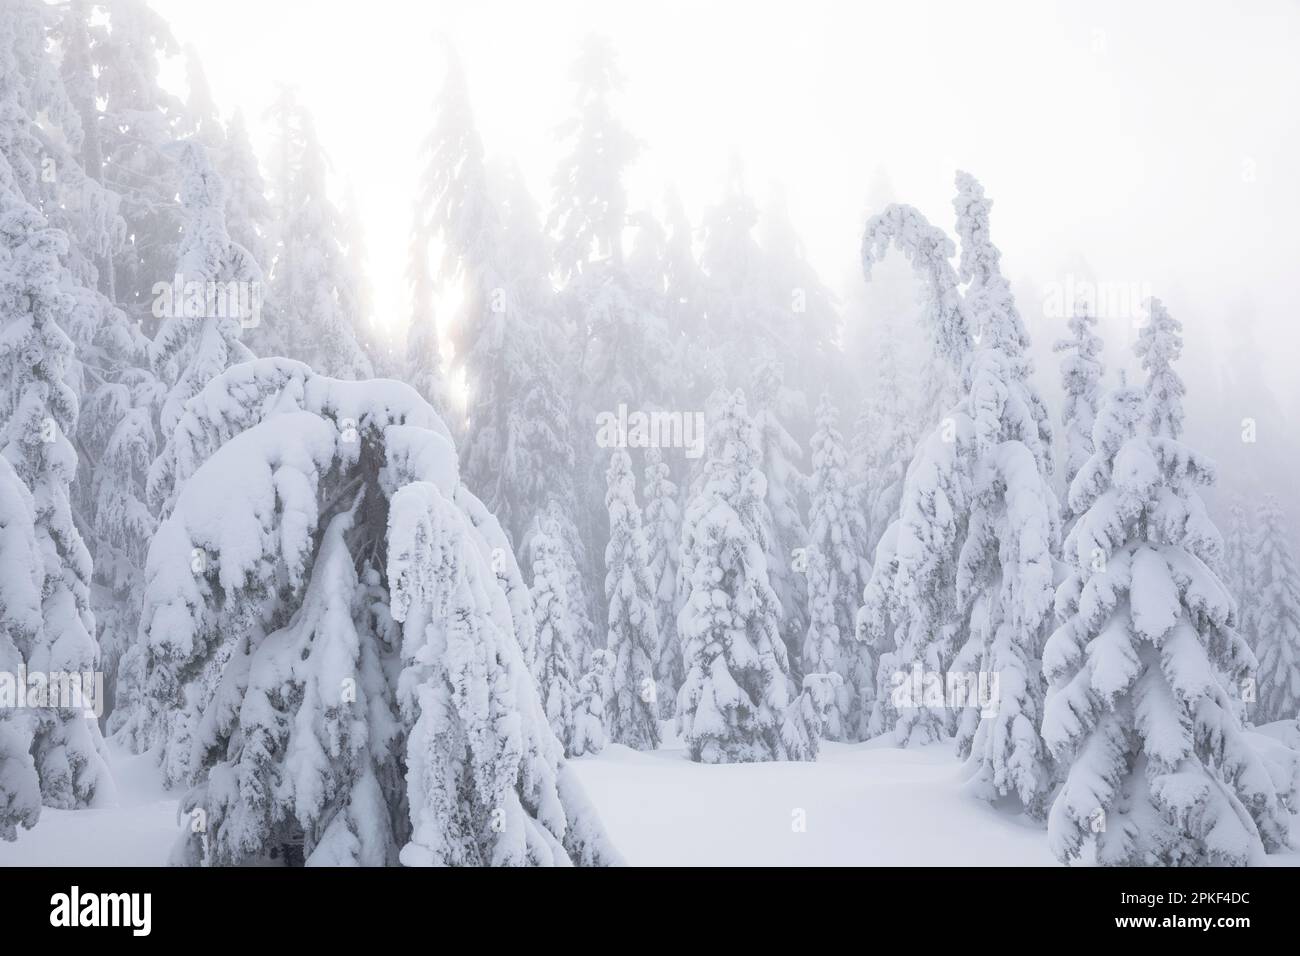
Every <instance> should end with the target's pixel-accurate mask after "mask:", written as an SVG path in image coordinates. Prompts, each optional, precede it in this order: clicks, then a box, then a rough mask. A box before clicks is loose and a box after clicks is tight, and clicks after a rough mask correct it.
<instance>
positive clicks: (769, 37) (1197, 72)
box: [153, 0, 1300, 396]
mask: <svg viewBox="0 0 1300 956" xmlns="http://www.w3.org/2000/svg"><path fill="white" fill-rule="evenodd" d="M153 5H154V6H155V7H156V8H157V9H158V10H159V11H160V12H161V13H162V14H163V15H164V16H165V17H166V18H167V19H168V20H169V21H170V22H171V23H172V25H173V28H174V32H175V34H176V36H177V39H178V40H179V41H180V42H181V43H182V44H185V43H191V44H193V45H194V46H195V47H196V48H197V50H198V51H199V54H200V56H201V58H202V60H203V63H204V66H205V68H206V70H207V72H208V75H209V80H210V83H211V86H212V89H213V93H214V96H215V97H216V98H217V101H218V103H219V105H220V106H221V107H222V109H223V110H224V111H226V112H229V111H231V110H233V109H234V108H235V107H239V108H242V109H243V111H244V113H245V114H246V116H247V117H248V118H249V120H250V123H251V122H254V121H256V120H258V119H259V118H260V116H261V113H262V111H263V110H264V109H265V107H266V106H267V105H268V104H269V102H270V100H271V98H272V95H273V93H274V90H275V85H276V83H278V82H280V81H288V82H291V83H293V84H295V85H296V86H297V88H298V89H299V91H300V95H301V98H302V100H303V101H304V102H305V103H306V104H307V105H308V106H310V108H311V109H312V110H313V111H314V113H315V115H316V118H317V125H318V127H319V131H320V135H321V138H322V140H323V142H324V145H325V148H326V150H327V151H328V153H329V155H330V158H331V160H332V163H333V169H334V173H335V175H336V176H337V178H338V186H339V190H338V197H340V198H341V196H342V188H343V186H344V185H346V184H348V183H350V184H351V185H352V187H353V188H354V189H355V191H356V195H357V199H358V202H359V203H360V206H361V210H362V214H363V218H364V224H365V226H366V230H367V241H368V244H369V252H370V258H371V262H370V270H371V277H372V280H373V283H374V287H375V299H376V308H377V310H378V315H379V318H380V320H381V321H386V320H389V317H390V316H396V317H398V318H402V317H404V313H405V290H404V286H403V281H402V274H403V270H404V267H405V259H406V242H407V236H408V232H409V227H410V219H411V208H410V207H411V202H410V197H411V193H412V189H413V184H414V182H415V180H416V175H417V149H418V144H419V142H420V140H421V138H422V137H423V135H424V133H425V131H426V129H427V127H428V121H429V114H430V104H431V102H432V99H433V96H434V94H435V93H436V91H437V88H438V85H439V83H440V82H441V78H442V73H443V61H442V55H441V53H440V50H439V47H438V44H437V43H436V42H435V37H436V36H437V35H438V34H439V33H445V34H447V35H449V36H450V37H452V38H453V40H454V41H455V42H456V44H457V46H458V48H459V50H460V53H461V57H462V59H463V61H464V64H465V68H466V72H467V75H468V80H469V84H470V92H471V96H472V98H473V102H474V106H475V110H476V113H477V117H478V121H479V125H480V129H481V131H482V133H483V136H484V139H485V141H486V144H487V147H488V150H489V152H490V153H493V154H495V155H502V156H509V157H513V158H514V159H516V160H517V161H518V162H519V164H520V166H521V167H522V169H523V170H524V173H525V175H526V176H527V177H528V179H529V181H530V183H531V184H532V186H533V189H534V193H535V195H536V197H537V198H538V199H539V200H540V201H542V202H543V204H545V203H546V202H547V201H548V199H549V192H550V186H549V178H550V174H551V170H552V169H553V168H554V165H555V162H556V158H557V155H558V147H557V144H556V141H555V138H554V135H553V130H554V128H555V126H556V124H557V123H558V122H560V121H561V120H562V119H564V118H565V116H567V115H568V111H569V108H570V103H571V86H570V84H569V81H568V78H567V72H568V66H569V63H570V61H571V60H572V58H573V55H574V53H575V51H576V48H577V43H578V41H579V39H580V38H581V37H582V35H583V34H585V33H586V32H588V31H591V30H596V31H599V32H602V33H605V34H607V35H608V36H610V37H611V39H612V40H613V42H614V44H615V46H616V48H617V49H618V50H619V52H620V55H621V62H622V66H623V70H624V73H625V74H626V76H627V88H626V91H625V93H624V95H623V96H622V98H621V103H620V104H619V105H620V112H621V115H622V116H623V118H624V120H625V122H626V123H627V125H628V126H629V127H630V128H631V129H632V130H633V132H635V133H636V134H637V135H638V136H640V137H641V138H642V139H643V140H644V141H645V143H646V151H645V153H644V155H643V156H642V158H641V160H640V162H639V163H638V165H637V166H636V168H635V169H634V170H633V171H632V172H631V174H630V175H629V178H628V185H629V191H630V195H631V205H632V207H633V208H636V207H637V206H640V205H644V204H657V202H658V200H659V198H660V195H661V192H662V188H663V185H664V183H666V182H668V181H672V182H675V183H676V184H677V186H678V188H679V190H680V192H681V193H682V196H683V198H684V200H685V202H686V204H687V208H688V211H689V212H690V213H691V214H692V216H693V217H696V218H698V215H699V213H700V212H701V211H702V210H703V208H704V207H705V206H706V205H707V204H708V203H710V202H711V201H713V200H714V198H715V197H717V196H718V195H719V194H720V191H721V187H722V182H723V174H724V172H725V170H726V168H727V163H728V158H729V156H730V155H731V154H732V153H733V152H738V153H739V154H740V155H741V157H742V158H743V161H744V166H745V172H746V177H747V181H748V183H749V186H750V189H751V191H752V192H753V193H754V195H755V196H756V198H758V199H760V200H761V199H763V197H764V196H765V195H766V194H767V192H768V188H769V184H770V183H772V182H774V181H780V182H781V183H783V184H784V187H785V190H786V194H787V198H788V203H789V207H790V211H791V216H792V218H793V220H794V222H795V225H796V227H797V228H798V229H799V230H800V232H801V233H802V235H803V237H804V239H805V242H806V245H807V247H808V252H809V255H810V257H811V258H812V259H813V261H814V263H815V265H817V267H818V268H819V269H820V270H821V272H822V275H823V277H824V278H825V279H826V281H827V282H828V283H829V284H831V285H832V286H834V287H835V288H837V289H838V290H844V289H845V288H846V287H847V284H848V283H850V282H855V281H860V274H859V272H858V267H857V265H856V260H857V254H858V245H859V238H860V235H861V229H862V224H863V221H864V218H865V214H866V211H867V209H866V201H867V196H868V193H869V191H870V189H871V187H872V184H873V182H874V180H875V178H876V174H877V170H880V169H882V168H883V169H884V170H885V171H886V173H887V175H888V178H889V181H890V182H891V184H892V186H893V190H894V192H895V194H896V196H897V198H898V199H899V200H901V201H905V202H911V203H913V204H915V205H917V206H919V207H920V208H921V209H922V210H923V211H925V212H926V214H927V215H928V216H930V218H931V219H932V220H933V221H935V222H936V223H937V224H940V225H943V226H945V227H946V228H949V229H951V225H952V208H951V205H950V201H951V195H952V176H953V171H954V169H956V168H965V169H968V170H970V171H971V172H973V173H974V174H975V175H976V176H977V177H979V178H980V179H981V180H982V181H983V183H984V185H985V187H986V189H987V191H988V193H989V194H990V195H991V196H992V197H993V199H994V214H993V215H994V221H993V227H994V239H995V241H996V242H997V244H998V245H999V246H1000V247H1001V249H1002V250H1003V262H1004V266H1005V268H1006V271H1007V272H1008V275H1009V276H1011V277H1012V278H1013V279H1014V280H1016V281H1018V282H1024V281H1032V282H1033V283H1035V284H1036V285H1037V286H1039V287H1044V286H1048V285H1049V284H1050V283H1053V282H1057V283H1061V282H1064V280H1065V273H1066V271H1067V270H1069V269H1071V268H1077V263H1078V262H1079V258H1078V257H1079V256H1082V257H1083V258H1084V259H1086V262H1087V264H1088V266H1090V267H1091V269H1092V271H1093V273H1094V274H1095V277H1096V278H1097V279H1100V280H1102V281H1107V282H1113V283H1142V284H1145V285H1149V286H1150V288H1151V289H1153V290H1154V292H1155V294H1157V295H1160V296H1161V297H1162V298H1164V299H1165V301H1166V303H1167V304H1168V305H1169V306H1170V308H1171V310H1172V311H1174V313H1175V314H1176V315H1179V316H1180V317H1182V318H1183V319H1184V321H1185V322H1186V324H1187V325H1188V327H1189V335H1190V334H1192V333H1193V332H1195V333H1196V334H1197V335H1201V334H1202V333H1204V337H1203V338H1202V339H1201V343H1200V344H1201V347H1202V348H1205V347H1209V345H1210V337H1213V338H1214V339H1215V340H1217V341H1221V340H1222V338H1223V336H1226V335H1228V334H1230V332H1231V329H1232V324H1233V322H1234V321H1236V320H1237V318H1238V317H1239V316H1240V314H1241V313H1242V311H1243V310H1245V309H1248V308H1252V307H1253V310H1254V311H1255V312H1256V313H1257V315H1258V319H1259V322H1260V329H1259V334H1260V335H1261V336H1263V335H1265V334H1267V333H1268V332H1269V331H1274V332H1276V333H1277V334H1279V335H1284V336H1286V343H1287V346H1288V347H1287V348H1285V349H1280V350H1276V351H1274V352H1273V353H1272V360H1273V361H1274V362H1275V363H1276V364H1275V365H1274V366H1273V367H1271V368H1270V369H1269V370H1268V374H1269V376H1270V378H1271V379H1272V380H1273V381H1274V382H1275V383H1276V384H1280V385H1283V386H1284V387H1287V388H1291V387H1292V386H1289V385H1288V384H1287V383H1290V381H1291V379H1292V378H1293V377H1294V376H1293V375H1292V373H1291V371H1290V367H1289V366H1290V362H1289V361H1288V359H1289V358H1290V356H1292V355H1294V354H1296V352H1297V345H1298V344H1300V337H1297V335H1296V333H1295V331H1294V329H1295V322H1294V312H1295V306H1294V302H1295V294H1294V291H1293V288H1294V282H1293V276H1294V274H1295V271H1296V266H1297V263H1298V262H1300V231H1298V221H1300V216H1297V213H1300V179H1298V178H1297V175H1296V173H1297V170H1300V109H1298V108H1297V105H1298V104H1300V65H1298V64H1300V56H1297V53H1300V5H1298V4H1297V2H1296V0H1245V2H1242V3H1234V4H1229V3H1227V2H1223V3H1215V2H1209V0H1205V2H1191V3H1189V2H1143V3H1140V4H1133V3H1131V2H1087V3H1083V2H1080V3H1050V2H1042V0H1039V2H984V3H979V4H971V3H965V2H914V0H907V2H903V0H891V2H888V3H885V2H853V3H850V2H848V0H841V2H838V3H828V2H817V0H804V2H766V3H764V2H754V0H713V2H701V0H696V2H691V3H688V2H676V0H657V2H654V3H651V2H649V0H638V2H628V0H599V2H580V0H545V2H531V3H530V2H491V0H488V2H474V3H462V2H418V0H364V2H362V0H222V2H220V3H211V2H203V0H153ZM178 75H183V74H179V73H178ZM263 133H264V131H263V130H260V129H256V128H255V137H259V138H258V144H259V146H261V145H263V144H264V143H265V142H266V139H265V137H264V135H261V134H263ZM1022 305H1026V304H1024V303H1022ZM1030 308H1032V307H1030ZM1030 308H1026V311H1029V310H1030ZM1190 345H1191V343H1190V342H1189V346H1190ZM1291 395H1292V396H1294V395H1296V392H1295V391H1291Z"/></svg>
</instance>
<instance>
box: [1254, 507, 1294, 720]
mask: <svg viewBox="0 0 1300 956" xmlns="http://www.w3.org/2000/svg"><path fill="white" fill-rule="evenodd" d="M1257 525H1258V529H1259V530H1258V531H1257V532H1256V534H1255V538H1254V541H1253V545H1254V547H1253V548H1252V554H1253V557H1254V561H1253V568H1254V573H1253V574H1252V575H1251V577H1252V584H1251V587H1252V591H1253V592H1254V593H1255V594H1256V595H1257V597H1256V602H1257V607H1256V608H1255V612H1254V617H1253V623H1254V629H1255V635H1256V645H1255V653H1256V654H1257V655H1258V657H1259V667H1258V669H1257V670H1256V675H1257V677H1256V679H1257V684H1258V693H1257V703H1256V705H1255V707H1254V711H1253V717H1254V719H1255V722H1256V723H1261V724H1264V723H1268V722H1269V721H1273V720H1294V719H1297V718H1300V568H1297V566H1296V560H1295V554H1294V553H1293V552H1292V550H1291V543H1290V540H1289V539H1288V536H1287V528H1286V524H1285V517H1284V515H1283V514H1282V509H1281V508H1280V507H1279V506H1278V503H1277V499H1276V498H1274V497H1273V496H1272V495H1270V496H1268V497H1267V498H1265V499H1264V501H1263V502H1262V503H1261V504H1260V506H1259V517H1258V520H1257Z"/></svg>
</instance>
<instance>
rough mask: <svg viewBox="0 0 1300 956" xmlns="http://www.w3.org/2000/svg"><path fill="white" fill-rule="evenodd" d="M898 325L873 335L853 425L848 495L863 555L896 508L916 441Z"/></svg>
mask: <svg viewBox="0 0 1300 956" xmlns="http://www.w3.org/2000/svg"><path fill="white" fill-rule="evenodd" d="M896 334H897V330H896V329H895V328H893V326H892V325H886V326H885V327H884V328H882V329H881V330H880V331H879V332H877V333H876V334H875V335H874V337H873V339H874V344H875V346H876V349H875V351H876V363H875V375H874V376H873V377H872V379H871V381H870V382H869V383H868V385H867V395H866V398H865V399H864V400H863V403H862V409H861V412H860V414H859V415H858V419H857V421H856V422H855V423H854V428H853V444H852V452H851V454H850V474H851V476H852V480H853V482H854V488H853V497H854V498H855V500H856V501H857V502H858V503H859V507H860V508H861V509H862V513H863V516H864V518H865V520H866V522H867V538H866V552H865V553H866V555H867V557H868V558H869V559H870V558H872V557H874V555H875V552H876V544H877V543H878V542H879V541H880V539H881V537H882V536H883V535H884V533H885V529H886V528H888V527H889V525H890V523H891V522H892V521H893V520H894V518H895V516H897V514H898V507H899V503H900V502H901V500H902V495H903V479H904V478H905V477H906V475H907V464H908V462H909V461H911V460H912V451H913V448H914V447H915V444H916V442H915V437H914V435H913V431H912V429H913V426H914V422H913V421H912V410H911V409H910V408H909V407H908V402H907V400H906V385H905V382H904V380H903V374H902V370H901V368H900V365H899V356H898V347H897V345H896V341H895V337H896Z"/></svg>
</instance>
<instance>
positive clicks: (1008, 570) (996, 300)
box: [953, 172, 1060, 815]
mask: <svg viewBox="0 0 1300 956" xmlns="http://www.w3.org/2000/svg"><path fill="white" fill-rule="evenodd" d="M953 205H954V207H955V208H956V210H957V232H958V235H960V236H961V276H962V278H963V279H964V280H965V281H967V282H968V286H967V288H966V292H965V301H966V305H967V309H968V313H967V314H968V316H969V317H970V319H971V320H972V321H973V322H974V325H975V331H974V332H973V333H972V340H973V342H974V344H975V345H976V346H977V348H976V350H975V351H974V352H973V353H972V354H971V356H970V359H969V361H968V362H967V365H966V370H965V375H964V379H965V381H966V383H967V386H968V387H969V390H970V394H969V397H968V398H966V399H965V400H964V401H963V403H962V404H961V405H960V406H959V411H958V414H964V415H967V416H969V418H970V428H971V432H972V436H973V441H972V446H971V451H972V458H971V461H970V463H969V465H968V467H969V469H970V472H969V474H970V481H971V499H970V512H969V516H968V519H967V532H966V536H965V539H964V540H963V541H962V546H961V552H960V556H959V558H958V566H957V598H958V601H959V602H960V603H961V605H962V610H963V614H964V615H965V616H967V619H968V621H969V637H968V639H967V643H966V645H965V647H963V649H962V650H961V651H960V652H959V654H958V658H957V663H956V664H955V665H954V670H956V671H958V672H959V673H970V672H975V673H978V674H988V675H997V680H998V695H997V700H996V703H995V704H994V705H993V707H994V708H995V710H994V712H992V713H989V712H988V709H987V708H985V707H983V706H981V707H979V708H974V707H969V706H968V707H967V708H966V709H965V711H964V712H963V714H962V721H961V724H960V726H959V729H958V735H957V746H958V753H959V754H960V755H961V756H963V757H966V758H968V764H967V774H968V780H967V787H968V789H969V790H970V791H971V792H972V793H974V794H976V795H977V796H980V797H982V798H984V799H987V800H990V801H994V800H997V799H999V798H1002V797H1008V796H1011V797H1014V798H1016V799H1017V800H1018V801H1019V803H1020V805H1021V807H1023V808H1024V809H1025V810H1026V811H1027V812H1028V813H1030V814H1031V815H1039V814H1041V813H1042V812H1043V810H1044V809H1045V801H1046V798H1047V796H1048V794H1049V793H1050V791H1051V788H1052V782H1053V780H1052V774H1053V770H1052V767H1051V766H1050V760H1049V758H1048V755H1047V753H1046V750H1045V748H1044V747H1043V745H1042V741H1041V740H1040V739H1039V736H1038V733H1037V728H1038V727H1039V725H1040V723H1041V720H1042V708H1043V697H1044V693H1045V690H1046V688H1045V685H1044V682H1043V679H1042V670H1041V667H1040V665H1039V658H1040V655H1041V650H1042V645H1043V641H1044V640H1045V639H1046V637H1047V633H1048V630H1049V629H1050V626H1051V623H1052V602H1053V594H1054V585H1055V578H1054V565H1053V560H1052V555H1053V554H1054V553H1055V550H1056V545H1057V540H1058V535H1059V524H1058V520H1059V513H1060V509H1059V504H1058V502H1057V499H1056V494H1055V492H1054V491H1053V490H1052V484H1051V481H1052V470H1053V468H1052V447H1051V441H1052V430H1051V425H1050V424H1049V421H1048V413H1047V407H1046V405H1045V404H1044V402H1043V400H1042V398H1041V397H1040V396H1039V395H1038V393H1037V391H1036V389H1035V388H1034V386H1033V384H1032V381H1031V378H1030V373H1031V366H1030V362H1029V358H1028V350H1029V345H1030V342H1029V335H1028V332H1027V331H1026V330H1025V326H1024V323H1023V321H1022V320H1021V318H1020V314H1019V311H1018V310H1017V308H1016V304H1015V301H1014V299H1013V297H1012V295H1011V288H1010V284H1009V283H1008V282H1007V280H1006V279H1005V278H1004V277H1003V275H1002V270H1001V267H1000V260H1001V253H1000V252H999V250H998V248H997V247H996V246H995V245H994V244H993V243H992V241H991V239H990V235H989V213H990V209H991V207H992V202H991V201H990V200H989V199H988V198H987V197H986V196H985V195H984V190H983V187H982V186H980V184H979V183H978V181H976V180H975V178H974V177H972V176H970V175H969V174H967V173H960V172H959V173H958V174H957V197H956V199H954V200H953Z"/></svg>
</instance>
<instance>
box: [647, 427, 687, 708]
mask: <svg viewBox="0 0 1300 956" xmlns="http://www.w3.org/2000/svg"><path fill="white" fill-rule="evenodd" d="M669 474H670V472H669V468H668V465H667V463H666V462H664V460H663V455H662V454H661V453H660V451H659V449H658V448H647V449H646V450H645V492H644V500H645V536H646V572H647V573H648V574H649V576H650V588H651V593H652V595H653V598H654V607H655V623H656V624H657V625H658V628H659V646H658V647H657V648H656V650H655V657H654V662H655V664H654V672H655V681H656V685H657V687H658V698H659V704H660V710H659V712H660V715H661V716H663V717H670V716H672V712H673V709H674V705H675V702H676V700H677V689H678V688H679V687H681V683H682V646H681V641H680V639H679V638H678V636H677V612H678V611H680V610H681V607H680V606H679V603H678V594H677V565H678V560H677V548H678V546H679V545H680V543H681V538H682V516H681V509H680V508H679V507H678V505H677V486H676V485H675V484H673V482H672V481H671V480H670V478H669Z"/></svg>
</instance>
